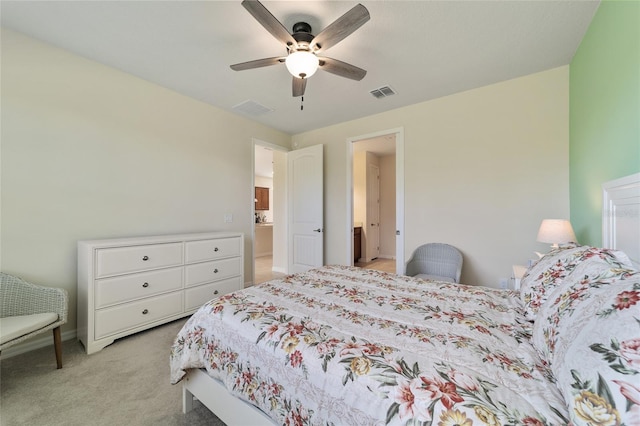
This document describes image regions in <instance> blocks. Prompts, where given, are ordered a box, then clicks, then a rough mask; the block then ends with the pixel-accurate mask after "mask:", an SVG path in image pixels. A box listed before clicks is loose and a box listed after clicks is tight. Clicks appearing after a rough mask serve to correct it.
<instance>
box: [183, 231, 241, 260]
mask: <svg viewBox="0 0 640 426" xmlns="http://www.w3.org/2000/svg"><path fill="white" fill-rule="evenodd" d="M241 243H242V241H241V240H240V238H239V237H232V238H218V239H215V240H201V241H189V242H187V243H186V255H185V261H186V262H187V263H195V262H203V261H206V260H214V259H221V258H223V257H231V256H240V254H241V253H240V247H242V244H241Z"/></svg>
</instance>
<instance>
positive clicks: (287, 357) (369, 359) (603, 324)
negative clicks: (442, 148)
mask: <svg viewBox="0 0 640 426" xmlns="http://www.w3.org/2000/svg"><path fill="white" fill-rule="evenodd" d="M170 364H171V382H172V383H174V384H176V383H182V384H183V397H184V400H183V403H184V408H185V410H189V409H190V407H191V406H192V401H193V397H194V396H196V397H197V398H198V399H199V400H200V401H201V402H203V403H204V404H205V405H206V406H207V407H209V408H210V409H211V410H212V411H213V412H214V413H215V414H216V415H217V416H218V417H219V418H220V419H221V420H223V421H224V422H226V423H227V424H229V425H236V424H247V425H258V424H287V425H292V424H300V425H303V424H314V425H315V424H327V425H346V424H349V425H387V424H388V425H395V424H402V425H432V424H433V425H436V424H437V425H466V426H469V425H472V424H475V425H485V424H486V425H499V424H521V425H558V424H568V423H570V422H571V423H573V424H575V425H581V424H584V425H593V424H598V425H615V424H625V425H634V424H640V374H639V370H640V272H638V271H637V270H636V269H635V268H634V265H633V263H632V262H631V260H630V259H629V258H628V256H626V255H625V253H623V252H621V251H617V250H612V249H603V248H596V247H589V246H578V245H570V246H564V247H560V248H559V249H557V250H554V251H552V252H550V253H549V254H547V255H545V256H544V257H543V258H542V259H540V260H539V261H538V262H536V263H535V264H534V265H532V266H531V267H530V268H529V269H528V271H527V272H526V273H525V275H524V276H523V278H522V281H521V290H520V291H518V292H515V291H504V290H497V289H491V288H484V287H477V286H467V285H461V284H451V283H443V282H428V281H423V280H420V279H416V278H412V277H406V276H399V275H394V274H388V273H384V272H379V271H373V270H365V269H360V268H353V267H346V266H326V267H323V268H319V269H314V270H311V271H307V272H305V273H300V274H295V275H290V276H287V277H284V278H283V279H280V280H274V281H270V282H267V283H264V284H261V285H258V286H254V287H251V288H247V289H244V290H242V291H239V292H235V293H231V294H228V295H225V296H223V297H221V298H219V299H214V300H212V301H210V302H208V303H207V304H205V305H204V306H203V307H201V308H200V310H199V311H197V312H196V313H195V314H194V315H193V316H192V317H191V319H189V321H188V322H187V323H186V324H185V325H184V327H183V329H182V330H181V331H180V333H179V334H178V336H177V338H176V340H175V343H174V345H173V347H172V352H171V357H170Z"/></svg>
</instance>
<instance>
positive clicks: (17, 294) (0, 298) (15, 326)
mask: <svg viewBox="0 0 640 426" xmlns="http://www.w3.org/2000/svg"><path fill="white" fill-rule="evenodd" d="M68 309H69V299H68V296H67V292H66V290H64V289H61V288H52V287H42V286H38V285H35V284H31V283H28V282H26V281H24V280H22V279H20V278H18V277H14V276H12V275H9V274H5V273H2V272H0V353H1V352H2V351H3V350H4V349H6V348H8V347H10V346H13V345H15V344H17V343H20V342H22V341H24V340H26V339H28V338H30V337H32V336H35V335H36V334H40V333H43V332H45V331H47V330H53V343H54V346H55V352H56V364H57V367H58V368H62V340H61V338H60V326H61V325H62V324H64V323H66V322H67V312H68Z"/></svg>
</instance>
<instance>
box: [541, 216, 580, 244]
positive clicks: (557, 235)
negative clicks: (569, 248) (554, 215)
mask: <svg viewBox="0 0 640 426" xmlns="http://www.w3.org/2000/svg"><path fill="white" fill-rule="evenodd" d="M537 240H538V241H539V242H541V243H549V244H553V245H554V246H557V245H558V244H564V243H575V242H577V241H576V234H574V232H573V228H572V227H571V222H569V221H568V220H564V219H544V220H543V221H542V223H541V224H540V229H539V230H538V238H537Z"/></svg>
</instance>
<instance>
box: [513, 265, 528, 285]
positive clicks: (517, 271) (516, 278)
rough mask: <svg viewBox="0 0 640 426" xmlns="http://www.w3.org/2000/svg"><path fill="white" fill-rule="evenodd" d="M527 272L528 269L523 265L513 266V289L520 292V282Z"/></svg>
mask: <svg viewBox="0 0 640 426" xmlns="http://www.w3.org/2000/svg"><path fill="white" fill-rule="evenodd" d="M525 272H527V267H526V266H523V265H513V289H514V290H520V280H521V279H522V276H523V275H524V273H525Z"/></svg>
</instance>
